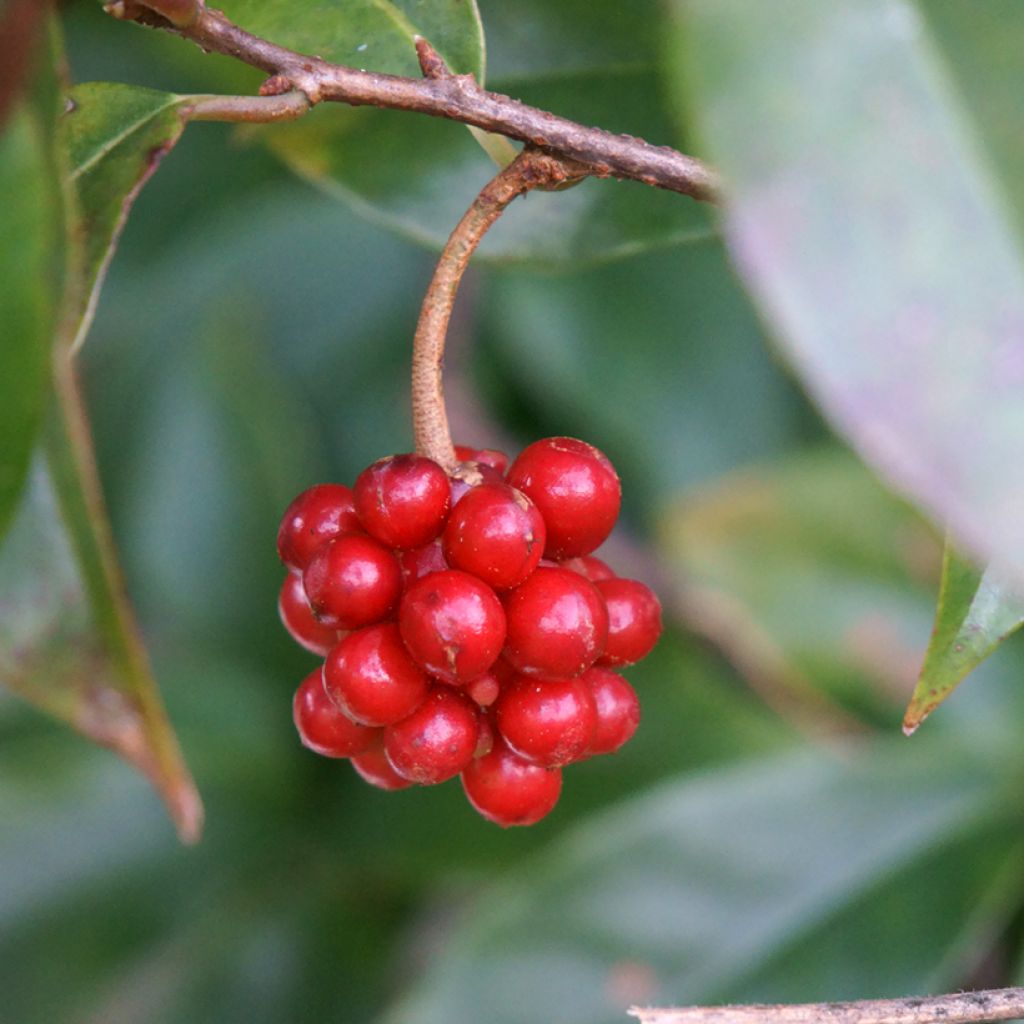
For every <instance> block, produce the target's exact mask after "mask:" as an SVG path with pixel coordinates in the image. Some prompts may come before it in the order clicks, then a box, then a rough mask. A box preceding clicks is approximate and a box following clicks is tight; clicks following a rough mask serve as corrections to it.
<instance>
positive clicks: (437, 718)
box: [384, 686, 480, 786]
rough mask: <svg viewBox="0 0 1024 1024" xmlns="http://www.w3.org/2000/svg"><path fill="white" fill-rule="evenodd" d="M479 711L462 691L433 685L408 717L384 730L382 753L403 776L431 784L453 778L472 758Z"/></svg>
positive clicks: (477, 732) (475, 743)
mask: <svg viewBox="0 0 1024 1024" xmlns="http://www.w3.org/2000/svg"><path fill="white" fill-rule="evenodd" d="M479 718H480V714H479V712H478V711H477V709H476V705H475V704H474V703H473V702H472V701H471V700H470V699H469V698H468V697H467V696H465V694H462V693H459V691H458V690H453V689H452V688H451V687H450V686H432V687H431V689H430V693H428V694H427V698H426V700H424V701H423V703H422V704H421V705H420V706H419V707H418V708H417V709H416V710H415V711H414V712H413V713H412V714H411V715H409V716H408V718H403V719H402V721H400V722H396V723H395V724H394V725H389V726H388V727H387V728H386V729H385V730H384V752H385V753H386V754H387V757H388V760H389V761H390V762H391V767H392V768H394V769H395V771H396V772H398V774H399V775H401V776H402V778H404V779H409V781H410V782H417V783H419V784H420V785H421V786H433V785H436V784H437V783H439V782H444V781H445V780H446V779H451V778H454V777H455V776H456V775H458V774H459V772H461V771H462V769H463V768H465V767H466V765H467V764H469V762H470V761H471V760H472V758H473V754H474V753H475V752H476V748H477V742H478V740H479V738H480V725H479Z"/></svg>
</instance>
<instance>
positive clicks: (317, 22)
mask: <svg viewBox="0 0 1024 1024" xmlns="http://www.w3.org/2000/svg"><path fill="white" fill-rule="evenodd" d="M219 6H220V7H221V8H222V9H223V11H224V13H225V14H227V16H228V17H229V18H231V20H232V21H234V22H236V23H237V24H239V25H241V26H242V28H244V29H246V30H248V31H249V32H254V33H255V34H256V35H258V36H263V37H264V38H265V39H272V40H273V41H274V42H275V43H277V44H279V45H280V46H287V47H288V48H289V49H292V50H299V51H300V52H301V53H309V54H316V56H318V57H323V58H324V59H325V60H329V61H333V62H334V63H335V64H345V65H348V66H349V67H358V68H364V69H365V70H367V71H384V72H387V73H388V74H392V75H412V76H414V77H419V76H420V75H421V74H422V72H421V71H420V67H419V61H418V60H417V58H416V49H415V46H414V44H413V38H414V37H415V36H417V35H420V36H423V37H424V38H426V39H428V40H430V42H431V44H432V45H433V46H434V49H436V50H437V51H438V52H439V53H440V54H441V56H442V57H444V59H445V60H446V61H447V62H448V66H449V67H450V68H451V69H452V70H453V71H455V72H456V73H458V74H473V75H476V77H477V79H478V80H480V81H482V80H483V74H484V36H483V27H482V26H481V24H480V15H479V12H478V11H477V8H476V0H346V2H345V3H344V4H322V3H321V4H306V5H301V6H299V7H296V5H295V4H294V3H292V2H291V0H228V2H227V3H223V4H220V5H219Z"/></svg>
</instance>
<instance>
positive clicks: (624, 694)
mask: <svg viewBox="0 0 1024 1024" xmlns="http://www.w3.org/2000/svg"><path fill="white" fill-rule="evenodd" d="M580 681H581V682H582V683H584V684H585V685H586V686H588V687H589V688H590V692H591V693H592V694H593V697H594V705H595V707H596V708H597V727H596V728H595V729H594V734H593V736H592V737H591V740H590V746H589V748H588V749H587V754H613V753H615V751H616V750H618V749H619V747H621V746H622V745H623V744H624V743H625V742H626V741H627V740H628V739H629V738H630V737H631V736H632V735H633V733H635V732H636V727H637V726H638V725H639V724H640V700H639V698H638V697H637V695H636V690H634V689H633V687H632V686H630V685H629V683H628V682H626V680H625V679H623V678H622V676H620V675H619V674H618V672H613V671H612V670H611V669H608V668H599V667H598V666H596V665H595V666H594V668H592V669H590V670H589V671H587V672H584V673H583V675H582V676H580Z"/></svg>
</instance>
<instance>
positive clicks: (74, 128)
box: [59, 82, 184, 349]
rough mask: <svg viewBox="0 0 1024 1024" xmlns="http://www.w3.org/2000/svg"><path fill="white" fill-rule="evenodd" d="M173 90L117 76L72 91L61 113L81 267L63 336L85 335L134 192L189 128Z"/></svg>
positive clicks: (73, 340)
mask: <svg viewBox="0 0 1024 1024" xmlns="http://www.w3.org/2000/svg"><path fill="white" fill-rule="evenodd" d="M180 102H181V100H180V99H179V97H177V96H174V95H172V94H171V93H166V92H159V91H157V90H155V89H143V88H140V87H138V86H133V85H119V84H117V83H112V82H87V83H85V84H83V85H78V86H75V87H74V88H72V89H71V91H70V93H69V95H68V100H67V104H66V106H65V109H64V114H63V116H62V117H61V119H60V135H59V142H60V145H61V146H62V147H63V150H64V159H65V162H66V166H67V173H68V176H69V183H70V188H71V193H72V195H73V197H74V200H73V206H72V216H73V225H74V230H75V232H76V234H77V240H78V243H79V253H78V255H79V258H80V260H81V264H80V266H78V267H77V268H76V270H77V275H76V279H75V282H74V284H73V287H74V288H75V294H74V295H72V296H71V297H70V302H71V304H73V307H74V308H71V309H69V310H68V317H69V323H68V324H67V325H66V328H65V331H66V338H65V341H66V342H67V343H69V344H70V345H71V347H72V348H73V349H74V348H77V347H78V346H79V345H80V344H81V343H82V341H83V340H84V338H85V334H86V332H87V331H88V330H89V325H90V323H91V321H92V315H93V312H94V310H95V305H96V302H97V301H98V299H99V292H100V288H101V287H102V286H103V277H104V275H105V274H106V271H107V267H108V266H109V265H110V261H111V259H112V258H113V256H114V249H115V247H116V245H117V239H118V236H119V235H120V233H121V230H122V229H123V228H124V224H125V220H126V219H127V217H128V213H129V211H130V209H131V206H132V204H133V203H134V202H135V199H136V197H137V196H138V194H139V192H140V191H141V189H142V187H143V186H144V185H145V183H146V181H147V180H148V179H149V177H150V175H151V174H153V172H154V171H155V170H156V168H157V166H158V165H159V163H160V160H161V159H162V158H163V157H164V155H165V154H166V153H167V152H168V151H169V150H170V149H171V148H172V147H173V146H174V144H175V142H177V141H178V138H179V137H180V136H181V132H182V130H183V129H184V121H183V120H182V119H181V117H180V116H179V113H178V106H179V104H180Z"/></svg>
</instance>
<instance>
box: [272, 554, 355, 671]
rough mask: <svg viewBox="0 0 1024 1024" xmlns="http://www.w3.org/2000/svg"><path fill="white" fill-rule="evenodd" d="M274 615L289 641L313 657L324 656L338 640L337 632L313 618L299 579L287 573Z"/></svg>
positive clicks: (293, 574) (300, 578) (291, 573)
mask: <svg viewBox="0 0 1024 1024" xmlns="http://www.w3.org/2000/svg"><path fill="white" fill-rule="evenodd" d="M277 613H278V615H280V616H281V621H282V622H283V623H284V628H285V629H287V630H288V632H289V634H290V635H291V638H292V639H293V640H294V641H295V642H296V643H297V644H299V645H300V646H302V647H305V648H306V650H307V651H312V652H313V654H319V655H320V656H321V657H322V656H323V655H325V654H326V653H327V652H328V651H329V650H330V649H331V648H332V647H333V646H334V645H335V644H336V643H337V642H338V640H339V639H340V634H339V632H338V630H336V629H331V628H330V627H329V626H325V625H324V624H323V623H322V622H318V621H317V619H316V618H315V617H314V616H313V611H312V609H311V608H310V607H309V602H308V601H307V600H306V591H305V589H304V588H303V586H302V577H301V576H298V575H296V574H295V573H293V572H290V573H288V575H287V576H286V577H285V579H284V583H282V584H281V593H280V594H279V595H278V598H277Z"/></svg>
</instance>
